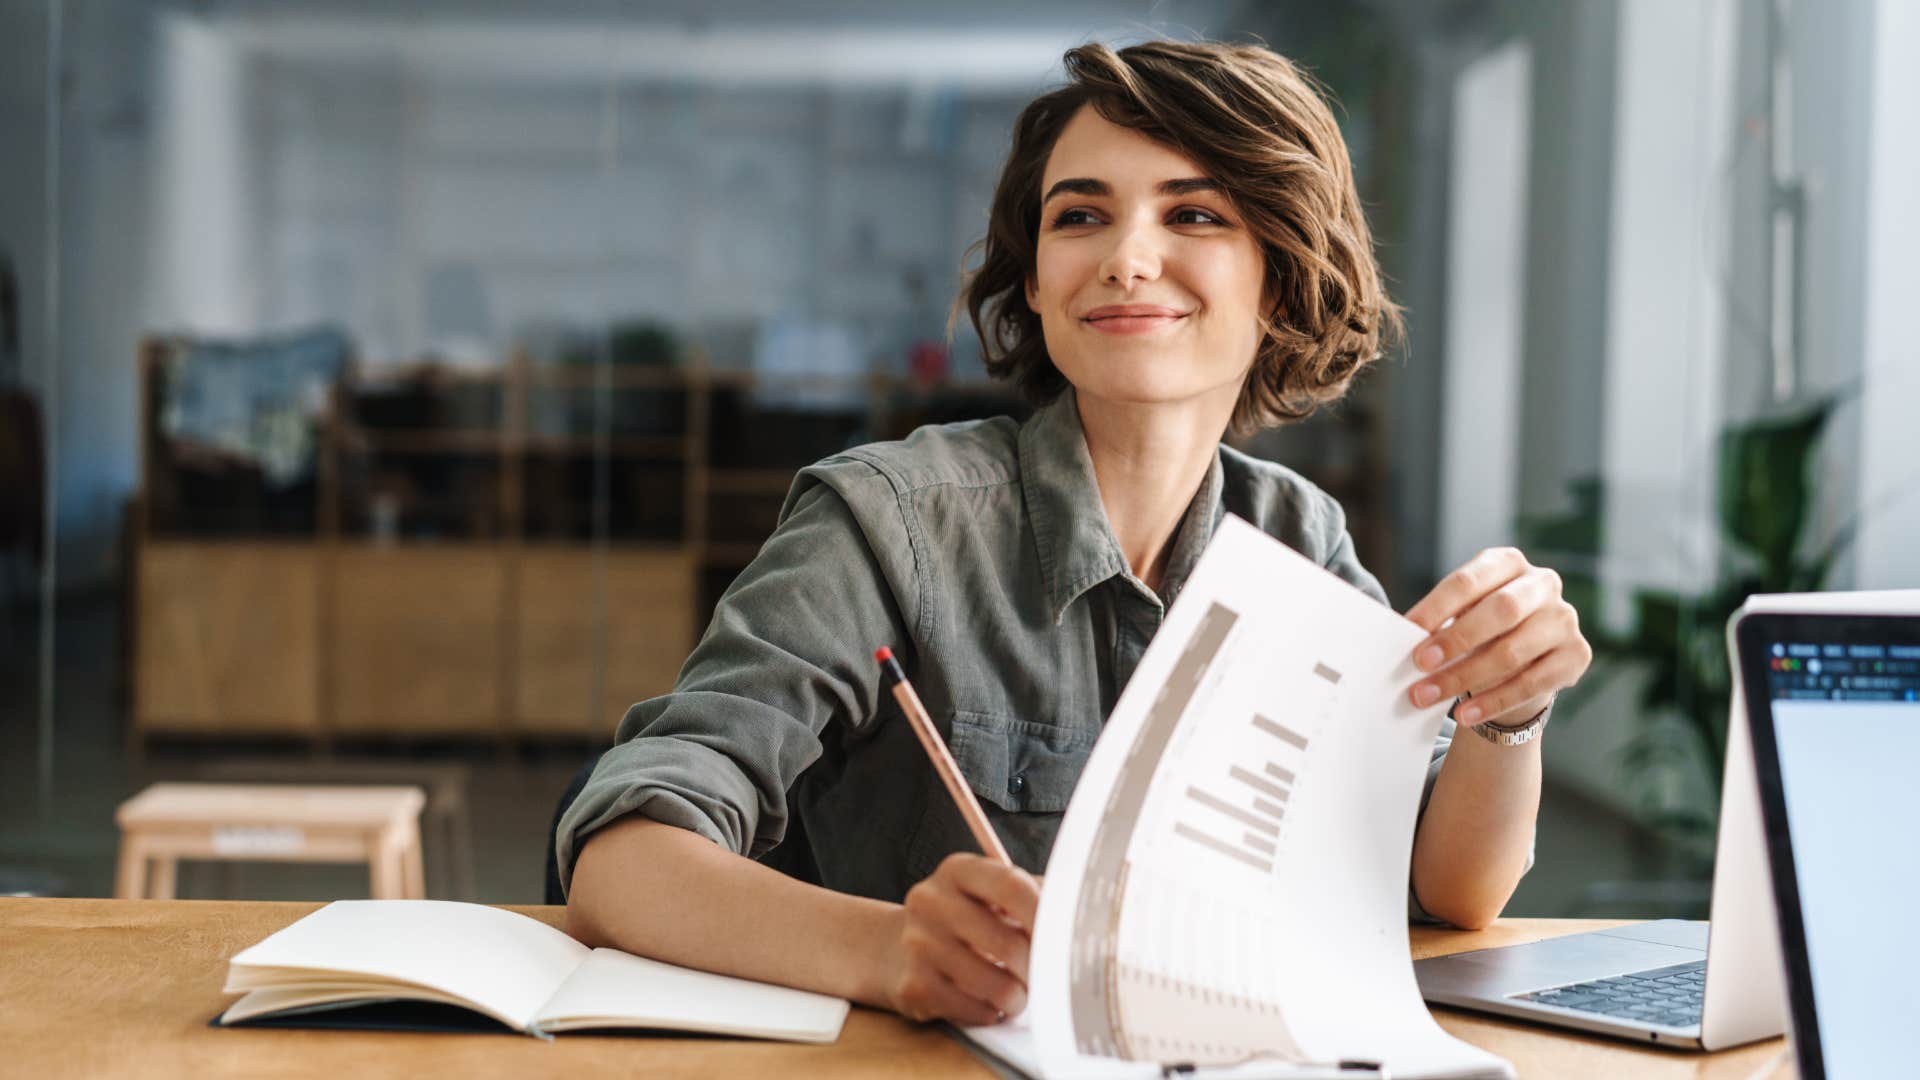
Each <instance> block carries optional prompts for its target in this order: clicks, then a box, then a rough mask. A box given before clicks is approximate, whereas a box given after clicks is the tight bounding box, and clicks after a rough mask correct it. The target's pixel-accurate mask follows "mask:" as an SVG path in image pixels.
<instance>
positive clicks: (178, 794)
mask: <svg viewBox="0 0 1920 1080" xmlns="http://www.w3.org/2000/svg"><path fill="white" fill-rule="evenodd" d="M425 803H426V795H425V794H424V793H422V792H421V790H420V789H419V788H415V787H373V786H365V787H296V786H291V785H272V784H259V785H248V784H154V785H153V786H151V787H149V788H147V789H146V790H145V791H142V792H141V793H140V794H138V795H135V796H134V797H133V798H131V799H128V800H127V801H126V802H124V803H121V804H120V809H119V810H118V811H117V812H115V814H114V820H115V821H116V822H118V823H119V825H120V862H119V869H118V871H117V873H116V874H115V878H114V895H115V896H117V897H119V898H121V899H140V898H143V897H144V898H149V899H155V900H170V899H172V898H173V895H174V877H175V871H176V869H177V866H178V863H179V860H181V859H214V860H224V859H232V860H243V861H263V862H332V863H365V864H366V865H367V869H368V873H369V875H370V877H371V879H372V893H373V897H374V899H376V900H391V899H425V897H426V885H425V881H424V880H423V874H422V869H421V857H420V809H421V807H422V806H424V805H425Z"/></svg>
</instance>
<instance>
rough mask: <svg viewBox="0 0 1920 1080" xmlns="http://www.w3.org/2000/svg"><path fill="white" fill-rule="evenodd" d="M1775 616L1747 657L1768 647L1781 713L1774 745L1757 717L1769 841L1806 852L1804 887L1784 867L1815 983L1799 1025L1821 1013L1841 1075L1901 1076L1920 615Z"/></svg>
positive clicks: (1913, 872) (1915, 998) (1915, 858)
mask: <svg viewBox="0 0 1920 1080" xmlns="http://www.w3.org/2000/svg"><path fill="white" fill-rule="evenodd" d="M1761 623H1762V626H1761V627H1756V628H1755V629H1763V630H1764V633H1763V634H1761V635H1759V636H1758V637H1757V638H1756V639H1754V640H1752V641H1751V642H1749V643H1748V644H1747V645H1746V647H1745V649H1743V657H1747V658H1748V659H1747V660H1746V661H1745V663H1744V664H1743V666H1751V665H1752V664H1753V658H1752V657H1753V654H1752V653H1751V652H1748V651H1746V649H1753V648H1755V647H1758V646H1761V645H1764V659H1765V669H1764V681H1763V680H1762V679H1760V678H1756V677H1755V676H1756V675H1759V674H1760V673H1759V672H1755V671H1752V670H1749V671H1747V672H1745V673H1744V674H1745V676H1746V680H1745V681H1746V685H1747V687H1748V689H1749V693H1750V694H1751V693H1752V691H1753V690H1755V689H1757V688H1758V687H1757V686H1756V684H1758V683H1763V685H1764V688H1765V693H1766V700H1767V703H1768V705H1769V707H1770V713H1771V735H1772V737H1771V738H1768V737H1767V733H1766V732H1763V731H1762V730H1760V729H1761V727H1763V726H1765V725H1763V724H1762V723H1761V720H1762V719H1763V717H1762V715H1761V714H1760V713H1759V711H1758V710H1754V712H1755V715H1754V717H1753V719H1754V721H1755V730H1754V736H1755V739H1754V748H1755V754H1756V758H1757V761H1756V764H1757V766H1758V771H1759V775H1760V783H1761V790H1762V801H1763V802H1765V803H1768V804H1769V805H1768V806H1767V807H1766V808H1765V809H1766V814H1765V816H1766V817H1767V819H1768V826H1767V831H1768V843H1769V847H1770V848H1771V850H1772V852H1773V858H1774V860H1775V862H1776V864H1777V863H1778V862H1779V861H1780V860H1781V858H1782V856H1786V857H1787V858H1789V859H1790V860H1791V867H1792V880H1791V882H1790V883H1783V882H1781V881H1780V880H1779V878H1780V871H1781V867H1780V866H1778V865H1776V866H1775V869H1774V874H1775V879H1776V894H1778V895H1779V896H1780V899H1781V900H1782V911H1781V915H1782V918H1783V920H1784V921H1785V923H1786V930H1787V934H1786V937H1787V938H1788V940H1787V941H1786V946H1787V950H1786V951H1787V953H1788V964H1789V967H1790V968H1794V967H1797V968H1800V971H1798V972H1796V975H1798V976H1799V977H1798V978H1796V979H1794V980H1792V981H1795V982H1800V983H1802V984H1804V985H1810V987H1811V991H1812V992H1811V995H1810V997H1811V1001H1810V1002H1809V1001H1807V1000H1805V999H1806V997H1807V996H1809V995H1805V994H1803V993H1802V987H1801V986H1796V987H1795V993H1794V996H1795V999H1796V1000H1795V1002H1794V1012H1795V1021H1796V1025H1797V1026H1799V1027H1800V1028H1801V1035H1800V1037H1801V1039H1802V1040H1805V1039H1806V1037H1807V1036H1808V1035H1809V1034H1812V1033H1811V1032H1806V1031H1805V1030H1804V1024H1802V1020H1803V1018H1804V1017H1805V1014H1806V1013H1807V1012H1808V1011H1810V1012H1811V1013H1812V1014H1813V1015H1812V1019H1813V1020H1814V1022H1815V1023H1816V1024H1817V1031H1818V1036H1817V1044H1816V1046H1817V1049H1816V1052H1817V1053H1818V1054H1819V1056H1820V1058H1822V1059H1824V1060H1823V1064H1824V1072H1825V1074H1826V1075H1828V1076H1883V1075H1893V1073H1891V1072H1889V1071H1888V1070H1889V1069H1893V1070H1896V1071H1897V1070H1898V1069H1902V1068H1907V1067H1910V1066H1911V1065H1912V1063H1913V1054H1914V1051H1915V1049H1916V1038H1917V1037H1916V1034H1915V1030H1914V1017H1916V1016H1920V989H1916V987H1920V968H1917V967H1916V963H1920V949H1916V948H1915V947H1914V946H1913V944H1912V942H1913V941H1914V940H1915V937H1914V935H1915V932H1916V931H1915V928H1914V924H1913V922H1912V918H1911V913H1912V908H1913V905H1914V903H1915V902H1916V901H1920V619H1915V618H1861V617H1840V616H1829V617H1820V616H1796V617H1785V618H1765V619H1762V620H1761ZM1769 759H1771V760H1769ZM1782 816H1784V825H1785V826H1786V828H1785V836H1784V842H1783V837H1782V836H1780V835H1779V832H1780V830H1779V829H1778V826H1779V825H1780V824H1782V822H1781V821H1780V820H1779V818H1780V817H1782ZM1789 885H1790V886H1791V891H1792V892H1793V893H1795V894H1797V900H1798V904H1797V911H1795V912H1792V913H1789V912H1788V911H1787V910H1786V907H1787V903H1786V902H1787V901H1788V900H1789V896H1788V895H1787V892H1786V891H1785V888H1784V887H1785V886H1789ZM1795 922H1798V924H1799V930H1800V933H1801V935H1802V937H1803V940H1802V941H1800V942H1795V941H1793V940H1792V938H1793V930H1794V926H1793V924H1794V923H1795ZM1796 952H1798V953H1799V954H1800V955H1799V956H1795V955H1794V954H1795V953H1796ZM1804 1049H1806V1048H1803V1050H1804Z"/></svg>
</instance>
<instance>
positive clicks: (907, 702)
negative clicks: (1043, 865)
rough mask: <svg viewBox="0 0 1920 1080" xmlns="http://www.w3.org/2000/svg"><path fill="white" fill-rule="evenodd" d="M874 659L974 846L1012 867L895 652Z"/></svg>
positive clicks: (877, 654)
mask: <svg viewBox="0 0 1920 1080" xmlns="http://www.w3.org/2000/svg"><path fill="white" fill-rule="evenodd" d="M873 658H874V659H875V660H878V661H879V662H880V680H881V682H883V683H885V684H886V685H887V686H889V687H891V688H892V689H893V700H895V701H897V702H899V703H900V711H901V712H904V713H906V714H907V721H908V722H909V723H911V724H912V725H913V733H914V734H915V735H918V736H920V745H921V747H922V748H923V749H925V750H926V752H927V756H928V757H929V758H932V759H933V771H934V772H937V773H939V774H940V780H941V781H942V782H943V783H945V784H946V785H947V794H949V795H951V796H953V802H954V805H955V806H958V807H959V808H960V816H961V817H963V818H965V819H966V820H967V828H968V829H970V830H972V831H973V839H974V842H975V843H977V844H979V845H980V850H981V851H984V852H986V853H987V855H988V856H989V857H991V858H994V859H998V860H1000V862H1001V863H1002V864H1003V865H1006V866H1012V865H1013V860H1012V859H1011V858H1009V857H1008V856H1007V849H1006V848H1005V847H1004V846H1002V845H1001V843H1000V838H999V837H998V836H995V835H994V832H993V826H992V825H990V824H988V823H987V813H986V811H984V810H982V809H980V801H979V800H978V799H975V798H974V797H973V789H972V788H970V787H968V786H967V782H966V781H965V780H964V779H962V778H961V776H960V766H959V764H958V763H956V762H955V761H954V760H953V754H952V753H951V752H950V751H948V749H947V744H946V743H944V742H941V741H940V732H939V730H938V729H936V728H935V727H934V726H933V717H931V716H928V715H927V707H926V706H925V705H922V704H920V695H919V694H916V693H914V692H913V684H912V683H910V682H908V681H907V673H906V672H904V671H902V670H900V661H898V660H895V659H894V658H893V650H892V649H889V648H887V647H886V646H884V645H882V646H881V647H880V648H878V649H875V650H874V653H873Z"/></svg>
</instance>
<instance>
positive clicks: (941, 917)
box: [908, 889, 1033, 984]
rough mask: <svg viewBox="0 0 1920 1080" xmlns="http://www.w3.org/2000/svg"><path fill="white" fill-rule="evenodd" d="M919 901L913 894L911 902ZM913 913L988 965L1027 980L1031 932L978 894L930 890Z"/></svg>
mask: <svg viewBox="0 0 1920 1080" xmlns="http://www.w3.org/2000/svg"><path fill="white" fill-rule="evenodd" d="M915 899H916V898H915V897H912V896H911V895H910V896H909V897H908V900H909V902H910V903H911V902H913V901H914V900H915ZM917 899H918V904H919V910H918V911H916V912H914V914H916V915H918V916H920V917H922V919H923V920H924V921H925V922H926V923H928V924H929V925H933V926H938V927H940V928H942V929H944V930H945V931H946V932H947V933H948V934H949V935H951V936H952V937H953V938H955V939H957V940H958V941H960V942H962V943H964V944H965V945H967V946H968V947H969V948H971V949H972V950H973V951H974V952H976V953H978V954H980V956H981V957H982V958H984V959H985V960H986V961H987V962H988V963H991V964H994V965H996V966H997V967H999V968H1001V969H1002V970H1005V971H1007V972H1008V973H1010V974H1011V975H1012V976H1013V977H1014V978H1016V979H1018V980H1019V981H1020V982H1021V983H1023V984H1024V983H1025V982H1026V981H1027V954H1028V952H1029V950H1030V949H1031V948H1032V947H1033V945H1032V939H1031V938H1030V937H1029V933H1030V931H1029V930H1028V929H1027V928H1026V927H1024V926H1019V925H1015V924H1014V923H1012V922H1009V921H1008V918H1007V917H1005V916H1002V915H1000V914H998V913H997V912H996V911H994V910H993V909H992V908H989V907H988V906H987V905H986V902H985V901H984V900H983V899H982V898H980V897H977V896H975V895H972V894H970V893H968V892H965V891H961V890H959V889H930V890H928V891H927V892H926V893H924V894H923V895H922V896H920V897H918V898H917Z"/></svg>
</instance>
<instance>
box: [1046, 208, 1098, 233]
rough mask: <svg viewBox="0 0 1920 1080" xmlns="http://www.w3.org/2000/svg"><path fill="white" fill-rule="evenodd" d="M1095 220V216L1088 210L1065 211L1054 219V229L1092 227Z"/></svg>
mask: <svg viewBox="0 0 1920 1080" xmlns="http://www.w3.org/2000/svg"><path fill="white" fill-rule="evenodd" d="M1094 220H1095V219H1094V216H1093V214H1092V213H1091V212H1089V211H1086V210H1063V211H1061V212H1060V216H1059V217H1056V218H1054V219H1053V227H1054V228H1056V229H1064V228H1067V227H1068V226H1071V225H1091V224H1093V223H1094Z"/></svg>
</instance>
